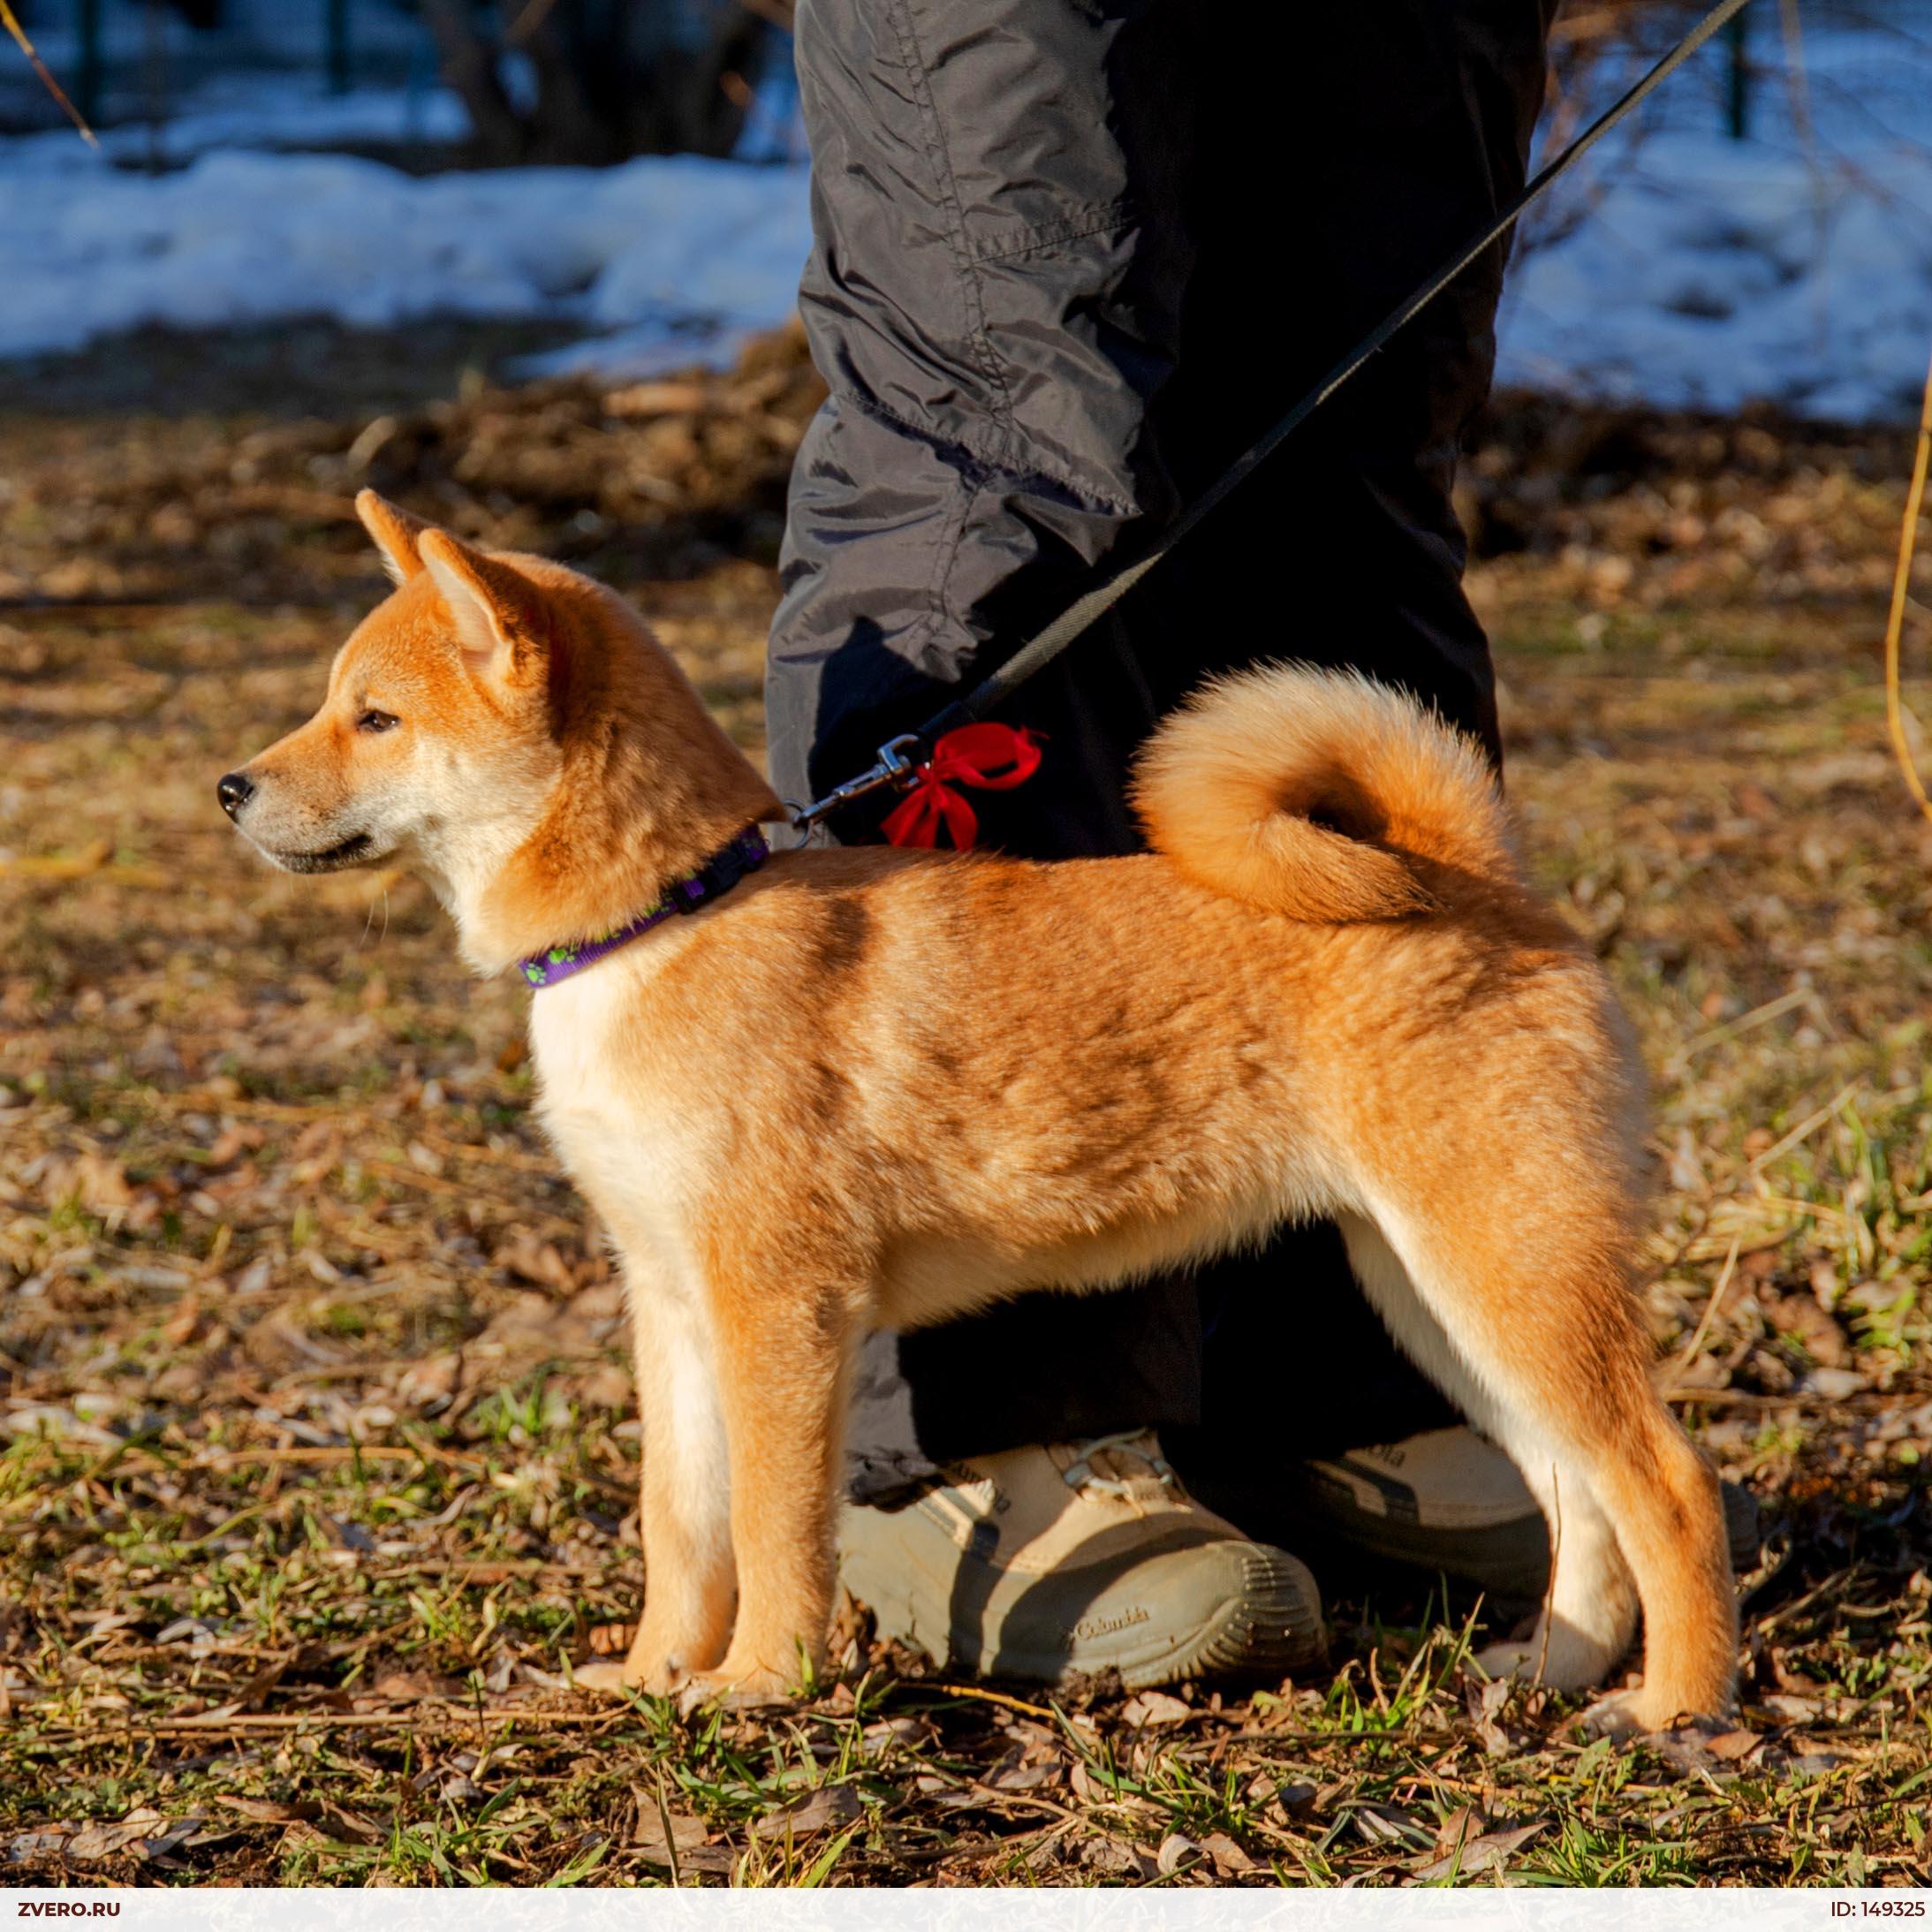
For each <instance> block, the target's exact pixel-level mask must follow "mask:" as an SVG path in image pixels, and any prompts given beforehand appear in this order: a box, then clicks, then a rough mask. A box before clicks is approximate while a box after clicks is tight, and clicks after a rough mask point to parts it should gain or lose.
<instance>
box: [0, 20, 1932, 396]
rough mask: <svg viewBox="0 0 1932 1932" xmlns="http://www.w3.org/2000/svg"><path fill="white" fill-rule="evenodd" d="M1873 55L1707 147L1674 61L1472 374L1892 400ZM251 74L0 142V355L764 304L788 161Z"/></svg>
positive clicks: (1905, 292)
mask: <svg viewBox="0 0 1932 1932" xmlns="http://www.w3.org/2000/svg"><path fill="white" fill-rule="evenodd" d="M1768 18H1769V17H1768ZM1901 47H1905V48H1908V49H1917V52H1918V53H1919V54H1920V55H1921V56H1922V55H1923V54H1925V52H1926V51H1927V50H1926V49H1922V48H1919V47H1918V43H1917V42H1910V41H1906V42H1899V41H1896V40H1883V41H1875V40H1874V39H1873V38H1872V36H1870V35H1854V34H1832V35H1823V36H1815V37H1814V39H1813V40H1812V42H1809V43H1808V45H1807V55H1806V61H1805V75H1806V81H1807V90H1808V94H1807V103H1808V110H1809V112H1808V119H1809V121H1810V122H1811V124H1812V127H1813V136H1812V138H1811V139H1809V140H1807V138H1806V135H1805V132H1804V119H1805V118H1806V117H1800V116H1799V114H1798V113H1797V112H1796V111H1795V110H1794V106H1793V102H1794V100H1795V99H1796V96H1795V95H1792V94H1791V93H1788V92H1787V90H1786V89H1785V87H1784V84H1783V82H1782V81H1781V80H1776V79H1775V78H1774V79H1773V80H1769V81H1767V82H1766V83H1765V84H1762V85H1761V87H1760V88H1759V90H1758V95H1757V99H1756V102H1755V103H1754V112H1755V117H1756V123H1757V125H1755V126H1754V139H1753V140H1749V141H1746V142H1736V141H1732V140H1728V139H1726V138H1725V137H1724V135H1723V134H1722V133H1720V132H1718V115H1717V112H1716V107H1715V104H1714V102H1713V99H1712V95H1713V92H1714V83H1715V81H1716V70H1715V69H1713V68H1711V67H1710V66H1708V64H1707V66H1706V68H1705V69H1704V71H1703V72H1701V73H1686V75H1683V76H1680V77H1679V79H1678V81H1676V82H1674V83H1673V84H1672V90H1671V91H1670V92H1668V93H1667V95H1666V96H1665V98H1664V100H1663V102H1662V104H1661V106H1660V108H1659V110H1658V111H1656V112H1655V113H1650V114H1648V117H1647V125H1646V127H1645V130H1644V132H1643V133H1642V134H1641V136H1640V138H1638V139H1636V140H1633V141H1628V142H1625V141H1622V140H1619V141H1618V142H1616V143H1615V144H1606V147H1607V148H1608V149H1609V151H1608V152H1606V153H1604V154H1603V155H1602V157H1601V158H1596V157H1593V160H1592V162H1591V163H1590V164H1589V168H1588V171H1587V175H1586V176H1584V178H1581V179H1580V180H1579V181H1577V182H1575V183H1574V184H1565V187H1564V188H1563V189H1562V190H1560V191H1559V197H1560V198H1559V200H1558V201H1557V203H1556V204H1555V205H1553V206H1552V208H1551V209H1550V210H1549V213H1548V214H1547V215H1545V216H1541V217H1540V218H1539V219H1538V221H1537V223H1536V225H1535V228H1534V230H1533V231H1532V233H1531V236H1530V237H1529V242H1530V246H1527V247H1526V249H1525V250H1524V251H1523V252H1522V254H1521V255H1520V257H1519V261H1518V264H1517V267H1516V270H1515V272H1514V274H1513V275H1512V280H1511V284H1510V286H1509V288H1508V291H1507V292H1506V295H1505V300H1504V315H1503V320H1502V326H1501V330H1500V335H1501V370H1500V373H1501V375H1502V378H1503V379H1504V381H1507V382H1512V383H1528V384H1531V385H1534V386H1536V387H1540V388H1546V389H1555V390H1561V391H1567V392H1571V393H1578V394H1587V395H1593V396H1602V397H1610V398H1633V399H1634V398H1648V399H1651V400H1655V401H1657V402H1661V403H1665V404H1686V403H1687V404H1701V405H1708V406H1711V407H1714V408H1731V407H1734V406H1736V405H1739V404H1741V403H1744V402H1747V401H1751V400H1754V399H1758V398H1769V399H1771V400H1774V401H1777V402H1781V403H1784V404H1785V405H1789V406H1792V407H1793V408H1797V409H1799V410H1803V411H1806V412H1807V413H1814V414H1817V415H1822V416H1835V417H1841V418H1846V419H1851V420H1858V419H1862V418H1868V417H1878V416H1893V415H1898V414H1903V413H1908V412H1909V411H1910V410H1911V409H1912V408H1913V406H1914V405H1915V402H1916V398H1917V394H1918V389H1919V384H1920V383H1921V379H1922V377H1923V375H1924V369H1925V361H1926V356H1927V352H1928V347H1932V87H1927V86H1926V85H1925V77H1926V76H1927V75H1928V72H1932V60H1928V59H1926V58H1913V59H1905V58H1904V57H1901V55H1900V52H1899V49H1900V48H1901ZM1775 52H1776V49H1775V45H1774V46H1773V47H1772V48H1771V49H1768V50H1767V57H1769V55H1770V54H1775ZM271 85H272V86H273V87H274V89H275V92H274V93H273V94H272V95H262V94H261V91H260V89H261V83H255V84H254V87H253V88H252V90H244V91H237V92H235V93H234V94H232V95H230V96H227V97H224V96H219V95H216V96H212V97H208V96H204V97H202V98H201V100H200V101H199V102H197V104H196V105H195V106H194V109H193V111H192V112H189V113H186V114H184V115H182V116H180V117H178V118H177V119H175V120H174V121H173V122H172V123H171V124H170V126H169V127H168V128H167V129H166V130H165V131H164V133H163V154H164V155H165V156H166V157H167V158H168V159H169V160H170V162H172V163H185V164H178V165H177V166H176V167H175V170H174V171H172V172H165V173H162V174H159V175H148V174H144V173H138V172H133V171H131V170H129V169H128V168H127V167H125V166H123V167H119V168H117V167H114V166H111V165H110V164H109V161H108V160H106V159H102V157H98V156H95V155H89V154H88V153H87V150H85V149H84V148H82V147H81V146H80V143H79V142H78V141H76V140H73V139H72V137H71V136H64V135H36V136H33V137H29V138H25V139H20V140H11V141H0V287H4V289H5V290H6V295H5V298H4V300H0V356H19V355H25V354H32V353H38V352H49V351H59V350H66V349H74V348H79V347H81V346H83V345H86V344H87V343H88V342H91V341H94V340H96V339H98V338H100V337H105V336H110V335H112V334H114V333H116V332H117V331H119V330H125V329H128V328H132V327H135V326H138V325H140V324H142V323H148V322H160V323H166V324H171V325H174V326H177V327H181V328H189V329H202V328H207V329H214V328H221V327H226V326H231V325H235V324H246V323H261V322H274V321H277V320H279V319H282V318H284V317H289V316H294V315H299V314H331V315H335V316H337V317H339V318H340V319H341V320H342V321H344V322H348V323H351V324H355V325H364V326H371V327H377V326H390V325H394V324H397V323H400V322H408V321H410V320H412V319H413V318H416V317H420V316H424V315H428V314H469V315H478V316H481V315H489V316H519V317H549V318H555V319H558V320H561V321H565V322H573V323H576V324H578V325H580V327H581V329H582V330H583V331H584V339H583V340H582V341H581V342H580V344H578V345H576V346H575V347H573V348H572V349H569V350H566V351H564V352H561V354H559V355H557V356H554V357H550V358H547V359H544V361H543V364H542V366H543V367H589V368H596V369H601V370H605V371H609V372H610V373H612V374H615V375H636V374H640V373H647V372H648V371H649V370H651V369H652V368H654V367H662V366H663V364H665V363H666V362H671V361H677V360H689V359H692V358H693V357H696V356H698V355H701V354H704V353H706V352H709V353H710V354H712V355H714V356H717V355H723V354H725V353H728V352H730V351H731V348H732V346H733V345H735V343H736V341H737V340H738V338H739V337H740V336H741V334H742V332H743V331H744V330H746V329H749V328H755V327H759V326H762V325H766V324H769V323H773V322H777V321H779V320H781V319H782V318H783V317H784V315H785V314H788V313H789V312H790V309H791V307H792V293H793V290H794V287H795V285H796V283H797V279H798V273H799V266H800V264H801V263H802V261H803V260H804V256H805V253H806V248H807V243H808V239H809V234H808V228H807V194H806V178H805V175H804V173H803V170H800V169H798V168H791V167H748V166H743V165H739V164H735V163H717V162H704V161H699V160H695V159H690V158H678V159H669V160H666V159H645V160H640V161H634V162H632V163H628V164H627V165H625V166H624V167H621V168H615V169H610V170H600V171H585V170H536V169H526V170H502V171H496V172H487V173H470V172H456V173H447V174H442V175H436V176H430V177H428V178H411V177H408V176H405V175H403V174H400V173H398V172H397V171H395V170H390V169H388V168H384V167H382V166H379V165H376V164H375V163H368V162H364V161H360V160H356V159H352V158H349V157H345V156H343V155H328V154H319V153H303V152H287V151H277V150H286V149H289V148H300V147H302V146H303V145H304V144H311V145H322V144H326V143H328V142H330V141H341V140H421V139H428V140H436V139H442V138H446V137H447V136H449V135H451V134H453V133H456V132H458V128H459V123H460V110H458V107H457V105H456V103H455V102H453V101H451V99H450V97H449V96H447V95H443V94H442V93H441V92H439V91H437V90H435V89H421V90H415V91H413V92H408V93H405V92H403V91H399V90H398V91H392V92H387V93H379V92H370V93H367V94H357V95H349V96H347V97H346V98H345V99H340V100H330V99H329V98H327V97H325V96H322V95H319V94H318V93H316V92H314V90H313V89H310V90H307V91H306V92H305V91H304V89H303V88H302V87H300V86H299V85H298V84H296V83H294V82H290V81H280V82H275V83H272V84H271ZM108 140H109V146H110V150H111V155H112V158H118V159H120V160H122V161H123V162H124V163H125V162H127V161H132V160H135V159H137V158H139V157H141V156H144V155H146V154H147V152H148V148H147V143H148V135H147V133H146V132H145V131H144V130H142V129H140V128H131V129H121V130H117V131H115V132H114V133H111V134H110V136H109V137H108ZM1391 218H1394V216H1391ZM1284 219H1286V220H1289V221H1292V214H1290V215H1288V216H1284ZM1431 265H1432V264H1429V263H1426V262H1422V261H1418V262H1417V264H1416V270H1417V279H1418V280H1420V279H1421V275H1422V273H1423V272H1424V270H1425V269H1427V268H1428V267H1430V266H1431Z"/></svg>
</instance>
